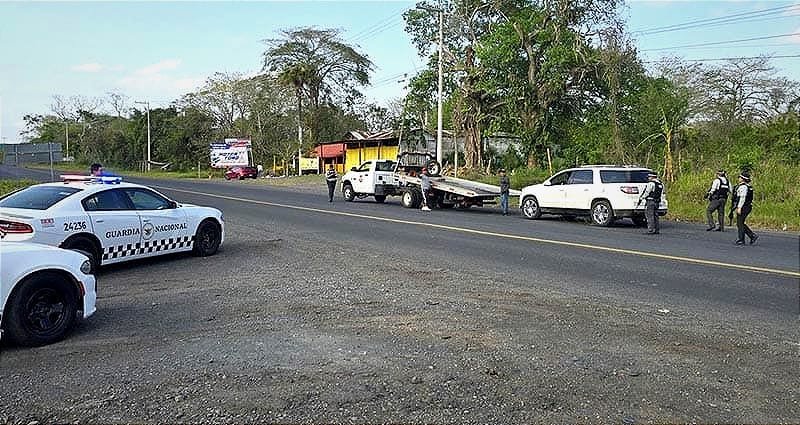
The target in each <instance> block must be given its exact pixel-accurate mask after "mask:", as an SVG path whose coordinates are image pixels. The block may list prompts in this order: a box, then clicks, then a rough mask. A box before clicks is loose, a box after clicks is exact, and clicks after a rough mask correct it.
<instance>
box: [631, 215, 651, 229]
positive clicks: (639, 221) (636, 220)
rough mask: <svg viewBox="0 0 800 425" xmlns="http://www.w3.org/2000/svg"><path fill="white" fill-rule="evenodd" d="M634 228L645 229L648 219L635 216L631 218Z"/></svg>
mask: <svg viewBox="0 0 800 425" xmlns="http://www.w3.org/2000/svg"><path fill="white" fill-rule="evenodd" d="M631 221H632V222H633V225H634V226H637V227H645V226H647V219H646V218H645V217H644V216H642V215H635V216H633V217H631Z"/></svg>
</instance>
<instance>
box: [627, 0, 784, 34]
mask: <svg viewBox="0 0 800 425" xmlns="http://www.w3.org/2000/svg"><path fill="white" fill-rule="evenodd" d="M795 8H799V6H798V5H796V4H793V5H788V6H780V7H774V8H770V9H762V10H756V11H752V12H742V13H736V14H733V15H726V16H721V17H718V18H708V19H699V20H694V21H689V22H684V23H681V24H673V25H666V26H661V27H654V28H649V29H644V30H638V31H632V32H631V33H632V34H638V35H648V34H658V33H662V32H668V31H679V30H683V29H689V28H694V27H697V26H705V25H708V24H714V23H716V24H721V23H725V24H727V23H734V22H737V21H738V20H744V19H751V18H755V17H763V16H768V15H775V14H779V13H781V12H784V11H787V10H792V9H795Z"/></svg>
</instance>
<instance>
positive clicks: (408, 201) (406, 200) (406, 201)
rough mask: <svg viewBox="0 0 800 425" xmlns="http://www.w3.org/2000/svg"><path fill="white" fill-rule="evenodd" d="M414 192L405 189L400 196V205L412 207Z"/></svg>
mask: <svg viewBox="0 0 800 425" xmlns="http://www.w3.org/2000/svg"><path fill="white" fill-rule="evenodd" d="M414 199H415V197H414V192H412V191H410V190H407V191H405V192H403V194H402V195H401V196H400V205H402V206H404V207H405V208H414Z"/></svg>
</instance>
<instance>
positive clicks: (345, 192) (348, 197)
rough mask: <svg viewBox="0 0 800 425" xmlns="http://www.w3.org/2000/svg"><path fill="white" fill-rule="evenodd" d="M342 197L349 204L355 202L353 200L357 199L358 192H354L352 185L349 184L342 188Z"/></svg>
mask: <svg viewBox="0 0 800 425" xmlns="http://www.w3.org/2000/svg"><path fill="white" fill-rule="evenodd" d="M342 196H343V197H344V200H345V201H347V202H353V199H356V191H354V190H353V186H352V185H351V184H349V183H348V184H345V185H344V186H343V187H342Z"/></svg>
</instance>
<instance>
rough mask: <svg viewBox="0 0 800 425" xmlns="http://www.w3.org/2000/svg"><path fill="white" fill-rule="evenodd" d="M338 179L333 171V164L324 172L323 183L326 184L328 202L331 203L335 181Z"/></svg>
mask: <svg viewBox="0 0 800 425" xmlns="http://www.w3.org/2000/svg"><path fill="white" fill-rule="evenodd" d="M338 179H339V175H338V174H336V170H334V169H333V164H331V165H330V166H329V167H328V171H326V172H325V183H328V202H333V192H334V191H335V190H336V180H338Z"/></svg>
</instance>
